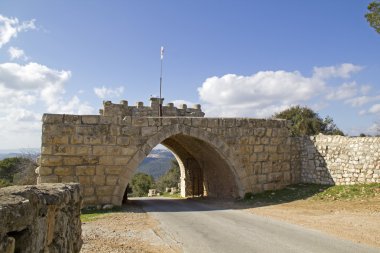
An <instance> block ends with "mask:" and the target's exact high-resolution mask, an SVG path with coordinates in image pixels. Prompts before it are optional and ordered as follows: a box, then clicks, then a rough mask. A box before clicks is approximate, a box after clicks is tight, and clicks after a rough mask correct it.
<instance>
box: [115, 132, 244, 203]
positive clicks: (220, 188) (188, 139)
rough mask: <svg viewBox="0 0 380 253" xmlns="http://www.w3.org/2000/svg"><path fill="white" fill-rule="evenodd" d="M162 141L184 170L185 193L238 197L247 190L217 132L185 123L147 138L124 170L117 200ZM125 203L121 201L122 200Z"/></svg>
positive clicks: (121, 174) (183, 184)
mask: <svg viewBox="0 0 380 253" xmlns="http://www.w3.org/2000/svg"><path fill="white" fill-rule="evenodd" d="M158 144H162V145H164V146H166V147H167V148H169V149H170V150H171V151H172V152H173V153H174V154H175V156H176V158H177V160H178V162H179V165H180V170H181V195H182V196H184V197H186V196H193V195H205V196H210V197H222V198H225V197H238V196H241V194H242V192H244V190H243V189H242V184H241V182H240V178H239V176H238V175H237V173H236V170H235V167H234V162H233V159H231V158H232V157H233V154H231V152H232V151H231V150H230V149H229V147H228V146H227V144H226V143H225V142H224V141H223V140H221V139H220V138H219V137H218V136H217V135H215V134H212V133H209V132H206V131H204V130H200V129H195V128H192V127H183V126H181V125H170V126H165V127H163V128H162V129H161V130H160V131H158V132H157V133H156V134H154V135H153V136H151V137H150V138H148V139H147V140H146V142H145V143H144V144H142V145H141V148H140V149H139V150H138V151H137V152H136V153H135V154H134V155H133V157H132V159H131V160H130V162H128V164H127V165H126V166H125V167H124V170H123V171H122V172H121V173H120V176H119V182H118V183H119V184H118V187H116V188H115V191H114V193H113V203H114V204H118V203H119V202H120V201H121V199H122V197H123V194H124V191H125V188H126V187H127V184H128V183H129V180H130V179H131V177H132V175H133V173H134V171H135V170H136V169H137V167H138V165H139V164H140V163H141V162H142V160H143V159H144V158H145V157H146V156H147V155H148V154H149V153H150V151H151V150H152V149H153V147H155V146H156V145H158ZM120 203H121V202H120Z"/></svg>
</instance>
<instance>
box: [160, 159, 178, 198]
mask: <svg viewBox="0 0 380 253" xmlns="http://www.w3.org/2000/svg"><path fill="white" fill-rule="evenodd" d="M171 163H172V164H171V168H170V169H169V170H168V171H167V172H166V173H165V174H164V175H162V176H161V177H160V178H159V179H158V180H157V188H158V190H160V191H161V192H164V191H165V188H166V187H177V186H178V183H179V182H180V181H179V180H180V174H181V173H180V170H179V164H178V162H177V160H175V159H173V160H171Z"/></svg>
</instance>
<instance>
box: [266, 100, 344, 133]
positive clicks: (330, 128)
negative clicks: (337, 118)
mask: <svg viewBox="0 0 380 253" xmlns="http://www.w3.org/2000/svg"><path fill="white" fill-rule="evenodd" d="M273 117H274V118H278V119H286V120H290V121H292V123H293V125H292V126H291V128H290V132H291V133H292V135H294V136H305V135H309V136H310V135H316V134H319V133H322V134H327V135H344V134H343V132H342V131H341V130H340V129H339V128H338V127H337V126H336V124H335V123H334V121H333V119H332V118H330V117H328V116H327V117H326V118H324V119H322V118H321V117H320V116H319V115H318V113H316V112H314V111H313V110H312V109H310V108H308V107H300V106H293V107H290V108H289V109H286V110H284V111H282V112H279V113H276V114H274V115H273Z"/></svg>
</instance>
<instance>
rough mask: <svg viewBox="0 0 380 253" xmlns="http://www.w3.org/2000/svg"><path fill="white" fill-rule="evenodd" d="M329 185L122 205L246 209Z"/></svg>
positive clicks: (137, 200) (308, 194) (161, 208)
mask: <svg viewBox="0 0 380 253" xmlns="http://www.w3.org/2000/svg"><path fill="white" fill-rule="evenodd" d="M329 187H330V186H326V185H316V184H297V185H291V186H287V187H286V188H284V189H282V190H277V191H266V192H263V193H259V194H254V195H250V194H248V196H246V198H245V199H216V198H207V197H202V198H187V199H175V198H165V197H149V198H148V197H143V198H131V199H129V200H128V203H127V204H126V206H133V205H138V206H141V207H142V208H143V209H144V210H145V211H149V212H192V211H199V212H207V211H215V210H232V209H248V208H255V207H262V206H268V205H278V204H283V203H288V202H292V201H296V200H301V199H307V198H309V197H312V196H314V195H315V194H318V193H320V192H322V191H324V190H326V189H327V188H329Z"/></svg>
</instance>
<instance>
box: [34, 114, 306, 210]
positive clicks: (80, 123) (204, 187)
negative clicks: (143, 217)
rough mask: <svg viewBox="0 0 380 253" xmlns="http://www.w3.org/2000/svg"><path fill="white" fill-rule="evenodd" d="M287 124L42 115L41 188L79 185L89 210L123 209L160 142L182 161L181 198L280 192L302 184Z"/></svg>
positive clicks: (281, 122) (178, 118)
mask: <svg viewBox="0 0 380 253" xmlns="http://www.w3.org/2000/svg"><path fill="white" fill-rule="evenodd" d="M287 124H288V122H287V121H284V120H263V119H247V118H202V117H162V118H159V117H133V116H125V117H122V116H120V115H118V114H115V115H108V116H107V115H59V114H45V115H44V117H43V127H42V128H43V133H42V149H41V159H40V167H39V169H38V170H37V172H38V174H39V177H38V182H39V183H44V182H79V183H80V185H81V191H82V194H83V196H84V204H85V205H97V204H108V203H112V204H115V205H120V204H121V202H122V199H123V195H124V192H125V189H126V186H127V184H128V182H129V181H130V179H131V178H132V176H133V173H134V172H135V171H136V169H137V167H138V165H139V164H140V162H141V161H142V160H143V159H144V158H145V157H146V156H147V155H148V154H149V153H150V151H151V150H152V149H153V148H154V147H155V146H156V145H158V144H160V143H162V144H163V145H165V146H167V147H168V148H169V149H171V150H172V151H173V152H174V153H175V154H176V155H177V157H178V158H179V159H180V161H179V164H180V167H181V183H185V184H186V187H184V186H183V185H181V190H182V192H181V194H182V195H183V196H188V195H192V194H195V195H198V194H202V193H203V194H204V195H207V196H215V197H219V196H220V197H227V196H229V197H237V196H244V193H246V192H260V191H264V190H272V189H280V188H282V187H284V186H286V185H288V184H292V183H297V182H299V180H300V165H301V163H300V160H299V159H300V153H299V150H298V149H297V146H295V145H294V143H293V138H292V137H290V136H289V131H288V128H287Z"/></svg>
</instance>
